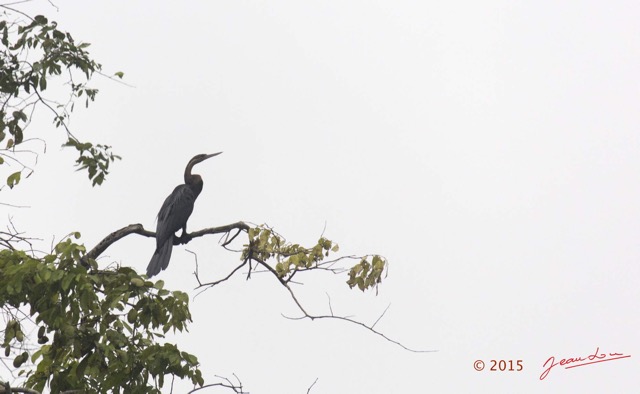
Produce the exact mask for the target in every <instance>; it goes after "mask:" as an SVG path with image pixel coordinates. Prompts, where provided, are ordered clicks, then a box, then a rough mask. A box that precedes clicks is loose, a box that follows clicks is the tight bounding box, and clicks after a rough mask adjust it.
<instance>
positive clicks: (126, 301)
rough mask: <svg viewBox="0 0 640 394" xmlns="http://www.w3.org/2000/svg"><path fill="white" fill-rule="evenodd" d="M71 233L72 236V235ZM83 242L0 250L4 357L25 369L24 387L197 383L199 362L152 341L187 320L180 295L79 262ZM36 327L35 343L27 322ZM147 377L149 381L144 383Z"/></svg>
mask: <svg viewBox="0 0 640 394" xmlns="http://www.w3.org/2000/svg"><path fill="white" fill-rule="evenodd" d="M75 236H76V238H77V237H78V236H79V234H77V233H76V234H75ZM84 251H85V249H84V247H83V246H82V245H79V244H76V243H74V242H72V241H71V239H66V240H64V241H63V242H60V243H58V244H57V245H56V247H55V250H54V251H53V252H52V253H51V254H48V255H46V256H44V257H42V258H35V257H33V256H30V255H29V254H27V253H25V252H24V251H19V250H11V249H5V250H2V251H0V304H1V305H3V310H4V312H5V316H7V319H6V320H7V323H6V327H5V328H4V330H3V332H2V333H1V334H2V335H0V339H2V342H1V347H2V348H4V351H5V352H4V354H5V356H9V355H11V354H13V356H14V359H13V366H14V367H16V368H20V367H24V366H25V365H27V364H28V361H31V362H32V363H33V364H35V369H34V368H24V369H22V370H21V371H20V375H24V376H25V377H26V378H27V380H26V385H27V386H28V387H31V388H34V389H36V390H38V391H42V390H43V388H44V387H45V386H46V385H47V384H48V385H49V387H50V389H51V392H52V393H59V392H61V391H65V390H85V392H99V393H107V392H112V393H159V388H160V387H162V386H163V384H164V381H165V376H167V375H175V376H176V377H179V378H188V379H190V380H191V381H192V382H193V383H194V385H195V384H198V385H200V386H202V385H203V383H204V381H203V379H202V374H201V372H200V370H199V369H198V360H197V358H196V357H195V356H194V355H191V354H189V353H186V352H181V351H180V350H179V349H178V348H177V347H176V346H175V345H172V344H169V343H165V344H159V343H157V340H158V339H159V338H160V339H161V338H163V334H165V333H167V332H168V331H169V330H173V331H174V332H175V331H176V330H177V331H183V330H185V329H186V324H187V323H188V322H189V321H191V315H190V312H189V308H188V306H189V297H188V295H187V294H185V293H183V292H180V291H174V292H170V291H168V290H165V289H163V282H162V281H157V282H155V283H153V282H151V281H148V280H146V279H145V278H144V277H141V276H140V275H138V274H137V273H136V272H135V271H134V270H132V269H131V268H125V267H120V268H117V269H114V270H109V271H98V270H97V265H96V263H95V261H94V260H89V264H90V267H89V268H87V267H85V266H83V265H82V264H81V263H80V258H81V256H82V255H83V254H84ZM34 324H35V325H37V327H38V334H37V338H38V345H37V346H34V344H29V343H28V341H27V337H28V336H27V333H26V331H25V330H26V327H28V326H32V325H34ZM150 378H151V379H153V381H154V382H155V384H153V385H151V384H150V383H149V382H150Z"/></svg>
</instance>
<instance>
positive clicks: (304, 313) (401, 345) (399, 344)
mask: <svg viewBox="0 0 640 394" xmlns="http://www.w3.org/2000/svg"><path fill="white" fill-rule="evenodd" d="M253 260H255V261H256V262H258V264H260V265H262V266H263V267H265V268H266V269H267V270H268V271H270V272H271V273H272V274H273V275H274V276H275V277H276V279H278V281H279V282H280V284H281V285H282V286H284V287H285V288H286V289H287V291H289V294H290V295H291V298H292V299H293V301H294V302H295V303H296V305H297V306H298V309H300V311H301V312H302V314H303V316H300V317H297V318H293V317H288V316H284V315H283V316H284V317H285V318H287V319H290V320H302V319H305V318H306V319H310V320H312V321H313V320H316V319H335V320H342V321H346V322H350V323H352V324H355V325H358V326H360V327H363V328H365V329H367V330H369V331H370V332H372V333H374V334H376V335H378V336H380V337H382V338H384V339H385V340H387V341H388V342H391V343H393V344H396V345H398V346H400V347H401V348H403V349H405V350H407V351H410V352H413V353H432V352H437V350H418V349H412V348H409V347H407V346H405V345H403V344H402V343H400V342H398V341H396V340H394V339H391V338H389V337H388V336H386V335H385V334H383V333H382V332H380V331H377V330H376V329H375V328H374V326H375V325H376V324H377V323H378V321H379V320H380V318H382V316H380V317H379V318H378V319H377V320H376V321H375V323H374V324H373V325H371V326H368V325H366V324H364V323H362V322H359V321H357V320H354V319H352V318H350V317H346V316H336V315H334V314H333V313H332V314H331V315H312V314H310V313H308V312H307V311H306V310H305V309H304V307H303V306H302V304H301V303H300V301H298V298H297V297H296V295H295V293H294V292H293V290H292V289H291V287H289V284H288V283H287V282H286V281H285V280H284V279H282V278H281V277H280V276H279V275H278V273H277V272H276V271H275V270H274V269H273V268H272V267H271V266H270V265H269V264H267V263H266V262H264V261H262V260H260V259H257V258H255V257H254V258H253ZM387 309H389V307H387ZM386 311H387V310H386V309H385V311H384V312H383V313H382V314H383V315H384V313H385V312H386Z"/></svg>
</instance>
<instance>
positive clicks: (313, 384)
mask: <svg viewBox="0 0 640 394" xmlns="http://www.w3.org/2000/svg"><path fill="white" fill-rule="evenodd" d="M316 383H318V378H316V380H314V381H313V383H311V386H309V388H308V389H307V394H309V393H310V392H311V389H312V388H313V386H315V385H316Z"/></svg>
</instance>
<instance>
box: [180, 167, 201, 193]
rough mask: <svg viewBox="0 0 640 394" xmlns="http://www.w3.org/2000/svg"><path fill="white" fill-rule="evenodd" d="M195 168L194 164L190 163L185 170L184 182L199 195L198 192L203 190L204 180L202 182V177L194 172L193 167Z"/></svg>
mask: <svg viewBox="0 0 640 394" xmlns="http://www.w3.org/2000/svg"><path fill="white" fill-rule="evenodd" d="M192 168H193V164H192V163H189V164H188V165H187V168H185V170H184V183H185V185H187V186H189V188H191V190H192V191H193V193H194V194H195V195H196V197H198V194H200V192H201V191H202V186H203V185H204V182H202V177H201V176H200V175H198V174H192V173H191V169H192Z"/></svg>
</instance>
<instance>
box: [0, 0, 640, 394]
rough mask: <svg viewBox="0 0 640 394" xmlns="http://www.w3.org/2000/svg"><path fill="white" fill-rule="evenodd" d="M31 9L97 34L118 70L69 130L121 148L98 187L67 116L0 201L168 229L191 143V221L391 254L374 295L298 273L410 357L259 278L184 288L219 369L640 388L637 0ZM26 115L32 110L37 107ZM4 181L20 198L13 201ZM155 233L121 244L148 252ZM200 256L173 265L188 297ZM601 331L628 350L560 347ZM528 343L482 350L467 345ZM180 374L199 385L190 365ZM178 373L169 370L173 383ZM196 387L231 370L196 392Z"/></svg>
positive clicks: (393, 380)
mask: <svg viewBox="0 0 640 394" xmlns="http://www.w3.org/2000/svg"><path fill="white" fill-rule="evenodd" d="M55 4H56V5H57V6H58V7H59V11H56V9H55V8H52V7H51V6H49V5H48V3H47V2H44V1H40V2H36V3H34V4H32V5H30V6H29V7H30V8H29V9H30V10H34V11H33V13H44V14H46V15H47V16H49V17H50V19H54V20H56V21H58V22H59V24H60V27H61V28H62V29H64V30H67V31H69V32H71V33H72V34H73V35H74V37H75V38H76V40H79V41H86V42H90V43H92V46H91V53H92V55H93V56H94V57H95V58H96V59H98V60H99V61H100V62H101V63H102V64H103V65H104V67H105V73H108V74H112V73H114V72H116V71H123V72H124V73H125V80H126V82H127V83H129V84H131V85H133V86H134V87H133V88H129V87H126V86H122V85H119V84H116V83H113V82H111V81H108V80H106V79H104V78H98V79H97V81H96V84H95V85H96V86H98V87H99V88H100V89H101V92H100V94H99V95H98V98H97V102H96V103H95V104H94V105H92V106H91V107H90V109H89V110H83V111H77V112H76V113H75V115H74V118H73V121H72V128H73V130H74V131H75V132H76V133H77V134H78V135H80V136H81V137H82V138H84V139H88V140H92V141H96V142H101V143H106V144H109V145H112V146H113V149H114V151H115V152H116V153H117V154H120V155H121V156H123V160H122V161H120V162H117V163H116V164H115V166H114V168H113V171H112V173H111V175H110V176H109V177H108V179H107V182H106V183H105V184H104V186H102V187H96V188H92V187H91V186H90V183H89V182H88V181H87V180H86V179H85V176H86V175H85V174H84V173H75V172H73V171H72V167H71V162H72V160H73V155H72V152H71V151H70V150H69V151H67V150H63V149H59V148H58V146H59V144H60V143H62V140H63V135H62V132H61V131H52V130H51V126H50V119H49V115H48V114H47V115H45V114H44V112H41V113H40V115H42V122H41V125H42V128H43V130H46V133H43V134H42V135H44V136H46V138H47V139H48V141H49V145H48V150H47V154H46V155H42V156H40V158H39V162H38V165H37V168H36V172H35V174H34V175H33V176H31V177H30V178H29V179H28V180H26V181H24V182H23V183H21V184H20V187H19V188H17V189H16V190H15V191H12V192H11V193H10V194H6V195H5V194H4V193H3V197H2V199H3V201H7V202H14V203H20V204H24V205H30V206H31V208H30V209H19V210H16V209H9V208H7V207H5V206H0V210H3V211H4V213H3V214H2V216H3V217H5V218H7V217H8V216H9V215H11V216H12V217H13V218H14V222H15V224H16V225H17V226H18V227H19V229H21V230H24V231H28V232H29V234H31V235H33V236H39V237H41V238H43V239H44V241H43V245H45V247H46V246H48V245H49V244H50V243H51V239H52V236H54V235H55V237H56V239H60V237H62V236H64V235H66V234H67V233H69V232H71V231H75V230H78V231H80V232H81V233H82V235H83V240H84V242H85V243H86V245H87V246H88V247H92V246H94V245H95V244H96V243H97V242H98V241H99V240H101V239H102V238H103V237H104V236H106V235H107V234H108V233H110V232H112V231H114V230H116V229H118V228H121V227H123V226H125V225H128V224H131V223H142V224H144V225H145V227H147V228H149V229H154V228H155V221H154V220H155V216H156V214H157V212H158V210H159V208H160V206H161V204H162V202H163V201H164V199H165V197H166V196H167V195H168V194H169V193H170V192H171V190H173V188H174V187H175V186H176V185H177V184H179V183H180V182H182V174H183V170H184V166H185V165H186V163H187V161H188V160H189V159H190V158H191V157H192V156H193V155H195V154H197V153H211V152H216V151H224V154H223V155H221V156H219V157H216V158H214V159H211V160H209V161H207V162H205V163H203V164H200V165H199V166H197V167H196V168H197V171H196V172H197V173H199V174H201V175H202V176H203V178H204V182H205V185H204V190H203V192H202V194H201V195H200V197H199V199H198V201H197V203H196V208H195V211H194V214H193V216H192V218H191V220H190V221H189V229H190V230H196V229H200V228H204V227H211V226H217V225H223V224H228V223H231V222H235V221H238V220H245V221H249V222H253V223H265V222H266V223H268V224H269V225H271V226H274V227H275V229H276V230H277V231H278V232H280V233H281V234H283V235H284V236H285V237H287V239H288V240H289V241H292V242H300V243H313V242H315V241H316V240H317V238H318V236H319V235H320V234H321V232H322V231H323V228H324V227H325V224H326V230H325V236H327V237H328V238H330V239H332V240H334V241H336V242H338V243H339V244H340V246H341V253H344V254H366V253H379V254H382V255H384V256H386V257H387V258H388V260H389V263H390V271H389V276H388V278H387V279H386V280H385V281H384V282H383V284H382V285H381V287H380V292H379V295H377V296H376V295H375V293H374V292H367V293H364V294H362V293H361V292H360V291H358V290H348V288H347V286H346V284H345V283H344V282H345V280H346V275H345V276H339V277H334V276H326V275H318V276H313V275H312V276H309V277H308V280H307V284H306V285H305V286H304V287H301V288H299V289H298V292H299V297H300V298H301V301H302V302H304V303H305V304H306V305H307V306H308V309H309V310H310V311H311V312H312V313H318V314H320V313H327V312H328V306H327V296H326V295H325V292H327V293H328V294H330V296H331V300H332V305H333V308H334V311H335V312H336V313H338V314H344V315H353V316H354V317H355V318H357V319H360V320H362V321H364V322H367V323H371V322H373V321H375V319H376V318H377V317H378V315H379V314H380V313H381V312H382V311H383V310H384V308H385V307H386V306H387V305H388V304H389V303H391V307H390V309H389V311H388V312H387V314H386V315H385V317H384V318H383V320H382V321H381V322H380V323H378V325H377V326H376V327H377V328H379V329H380V330H381V331H383V332H384V333H385V334H387V335H389V336H390V337H392V338H394V339H397V340H399V341H401V342H403V343H404V344H405V345H407V346H409V347H413V348H420V349H437V350H438V352H437V353H427V354H414V353H409V352H407V351H404V350H402V349H401V348H399V347H397V346H395V345H393V344H391V343H388V342H385V341H384V340H382V339H381V338H379V337H377V336H375V335H372V334H370V333H368V332H367V331H365V330H363V329H361V328H359V327H356V326H352V325H349V324H346V323H341V322H335V321H317V322H309V321H301V322H295V321H289V320H286V319H284V318H283V317H282V316H281V313H284V314H287V315H292V316H293V315H296V314H297V310H296V308H295V306H294V304H293V302H292V301H291V299H290V298H289V297H288V294H287V293H286V291H285V289H283V288H282V287H281V286H280V285H279V284H278V283H277V282H276V281H275V280H274V279H273V278H271V277H268V276H267V275H255V276H254V277H253V278H252V279H251V280H250V281H246V280H245V279H244V276H238V277H236V278H235V280H231V281H229V282H228V283H226V284H224V285H222V286H220V287H217V288H214V289H212V290H209V291H207V292H205V293H203V294H201V295H199V296H198V297H196V298H195V299H193V300H192V304H191V305H192V313H193V319H194V322H193V324H192V325H191V326H190V332H189V333H187V334H181V335H177V336H176V337H174V338H171V339H172V340H173V341H175V342H176V343H178V344H179V345H180V346H181V347H182V348H184V350H187V351H190V352H192V353H194V354H196V355H197V356H198V357H199V359H200V361H201V363H202V370H203V373H204V374H205V378H206V380H207V382H210V383H212V382H214V375H222V376H231V375H232V374H233V373H235V374H237V375H238V376H239V377H240V379H241V381H242V382H243V384H244V387H245V389H246V390H247V391H250V392H251V393H252V394H257V393H267V394H268V393H284V394H286V393H291V394H294V393H306V392H307V389H308V387H309V386H310V385H311V384H312V383H313V382H314V380H315V379H316V378H317V379H318V381H317V383H316V384H315V386H314V387H313V389H312V390H311V393H313V394H320V393H371V394H387V393H424V392H438V393H463V392H467V393H470V392H492V393H514V392H518V393H541V392H545V393H566V392H597V391H602V392H612V393H613V392H621V393H622V392H625V393H626V392H635V391H637V389H638V385H639V384H640V377H639V376H640V375H639V374H638V371H639V370H640V368H639V367H640V362H639V360H640V340H639V339H638V332H640V313H639V312H638V310H639V307H640V290H638V289H639V286H638V278H640V268H639V265H638V259H639V258H640V243H639V241H638V240H639V239H640V221H639V220H638V219H640V208H639V207H640V205H639V204H638V201H640V182H638V181H639V176H640V155H638V152H639V149H640V133H639V130H638V129H639V126H640V111H639V110H638V108H639V103H640V73H639V70H640V47H639V42H640V41H639V40H640V23H638V21H639V20H640V5H638V3H637V2H635V1H607V2H604V1H563V2H558V1H535V2H516V1H484V2H477V1H473V2H471V1H467V2H463V1H457V2H433V1H424V2H412V1H398V0H395V1H382V0H381V1H319V2H309V1H305V2H301V1H269V2H249V1H210V2H205V1H193V2H167V1H154V2H143V1H108V2H107V1H91V2H89V1H87V2H72V1H60V0H56V1H55ZM36 126H37V124H36V125H34V127H36ZM9 200H11V201H9ZM217 242H218V237H213V236H209V237H205V238H201V239H198V240H195V241H193V242H192V243H190V244H189V245H187V248H188V249H190V250H193V251H194V252H197V254H198V258H199V262H200V271H201V276H202V277H203V278H204V279H209V280H214V279H218V278H220V277H221V276H223V275H225V274H226V273H227V272H229V271H230V270H231V269H232V268H234V267H235V266H236V265H237V263H238V256H237V255H234V254H232V253H228V252H224V251H222V250H221V248H220V247H219V246H218V243H217ZM154 245H155V243H154V240H153V239H150V238H143V237H140V236H135V235H132V236H129V237H127V238H126V239H124V240H122V241H120V242H118V243H117V244H116V245H114V246H113V247H111V248H110V249H108V250H107V252H106V253H105V254H104V255H103V256H104V257H103V258H102V259H101V260H100V262H101V264H102V266H107V265H108V264H109V263H111V262H117V263H120V264H123V265H127V266H132V267H134V268H135V269H137V270H138V271H140V272H143V271H144V269H145V267H146V265H147V263H148V261H149V259H150V257H151V255H152V253H153V250H154ZM193 270H194V261H193V256H192V255H191V254H189V253H187V252H185V251H184V247H177V248H175V249H174V252H173V256H172V260H171V264H170V266H169V268H168V270H167V271H165V272H163V273H161V274H160V275H159V277H158V278H159V279H163V280H165V281H166V283H167V287H168V288H170V289H174V290H184V291H187V292H189V294H191V295H192V296H193V295H195V294H196V291H194V290H193V288H194V287H195V285H196V282H195V279H194V277H193V275H192V272H193ZM597 347H600V350H601V351H603V352H618V353H623V354H625V355H631V356H632V357H631V358H627V359H623V360H616V361H610V362H606V363H600V364H594V365H589V366H584V367H580V368H573V369H566V370H565V369H562V367H560V366H558V367H556V368H555V369H554V370H553V371H552V372H551V374H550V375H549V377H548V378H547V379H545V380H544V381H540V380H539V376H540V374H541V373H542V371H543V369H544V368H543V367H542V365H543V363H544V362H545V361H546V360H547V359H548V358H549V357H550V356H556V357H557V358H558V359H560V358H568V357H580V356H583V357H586V356H588V355H589V354H592V353H593V352H594V351H595V350H596V348H597ZM477 359H481V360H484V361H485V362H486V363H487V364H488V363H489V360H491V359H498V360H499V359H504V360H518V359H521V360H523V365H524V370H523V371H521V372H489V371H483V372H477V371H475V370H474V368H473V363H474V361H475V360H477ZM176 387H177V389H176V391H177V392H186V391H188V390H187V389H188V387H189V385H188V384H187V383H183V384H181V385H177V386H176ZM166 391H167V392H168V390H166ZM201 392H204V393H209V392H211V393H214V392H225V391H223V390H213V389H211V390H209V391H201Z"/></svg>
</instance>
